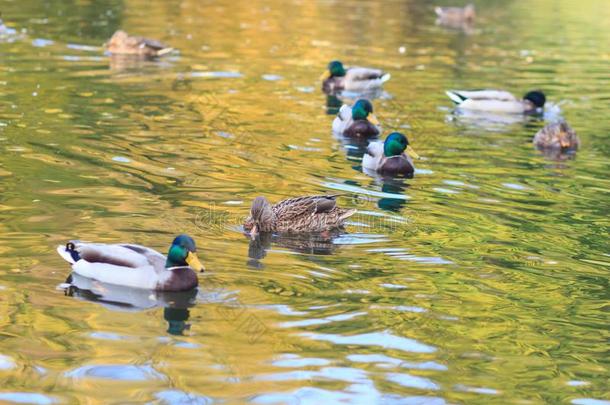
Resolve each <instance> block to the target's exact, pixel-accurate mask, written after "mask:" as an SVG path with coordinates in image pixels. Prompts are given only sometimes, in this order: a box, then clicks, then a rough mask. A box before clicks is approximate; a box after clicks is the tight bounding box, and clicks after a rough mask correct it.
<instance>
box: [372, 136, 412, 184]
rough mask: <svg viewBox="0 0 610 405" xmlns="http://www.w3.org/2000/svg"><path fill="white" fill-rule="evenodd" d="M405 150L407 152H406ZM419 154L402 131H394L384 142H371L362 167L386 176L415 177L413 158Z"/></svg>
mask: <svg viewBox="0 0 610 405" xmlns="http://www.w3.org/2000/svg"><path fill="white" fill-rule="evenodd" d="M405 150H406V152H407V154H408V155H407V154H405ZM411 158H414V159H419V156H418V155H417V153H415V151H414V150H413V148H412V147H411V146H410V145H409V140H408V139H407V137H406V136H404V135H403V134H401V133H400V132H392V133H391V134H390V135H388V137H387V138H386V139H385V141H384V142H381V141H377V142H371V143H370V144H369V146H368V148H367V150H366V153H365V154H364V156H363V157H362V167H363V168H364V169H365V170H370V171H375V172H377V173H379V174H381V175H385V176H397V175H403V176H407V177H413V172H414V170H415V167H414V165H413V160H411Z"/></svg>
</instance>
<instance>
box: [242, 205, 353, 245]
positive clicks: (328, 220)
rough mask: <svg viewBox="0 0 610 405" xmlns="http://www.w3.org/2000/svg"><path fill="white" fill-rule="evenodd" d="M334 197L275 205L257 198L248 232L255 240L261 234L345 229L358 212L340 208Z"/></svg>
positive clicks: (252, 207) (251, 210)
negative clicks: (348, 220) (346, 221)
mask: <svg viewBox="0 0 610 405" xmlns="http://www.w3.org/2000/svg"><path fill="white" fill-rule="evenodd" d="M337 196H338V194H334V195H311V196H302V197H294V198H288V199H286V200H282V201H280V202H278V203H277V204H274V205H272V204H271V203H270V202H269V201H268V200H267V199H266V198H265V197H262V196H259V197H256V198H255V199H254V201H253V202H252V206H251V208H250V215H249V216H248V218H246V221H245V223H244V229H245V230H246V231H249V232H250V237H251V238H252V239H253V240H254V239H255V238H256V236H257V235H258V234H259V233H261V232H275V233H287V234H295V233H323V232H328V231H332V230H335V229H339V228H342V227H343V224H344V222H345V220H346V219H347V218H349V217H351V216H352V215H354V214H355V213H356V210H355V209H343V208H339V207H338V206H337V201H336V197H337Z"/></svg>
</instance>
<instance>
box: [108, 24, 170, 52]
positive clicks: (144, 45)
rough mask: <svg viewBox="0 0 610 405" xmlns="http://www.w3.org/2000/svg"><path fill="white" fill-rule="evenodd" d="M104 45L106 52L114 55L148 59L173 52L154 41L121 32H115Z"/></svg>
mask: <svg viewBox="0 0 610 405" xmlns="http://www.w3.org/2000/svg"><path fill="white" fill-rule="evenodd" d="M105 45H106V49H107V50H108V52H110V53H111V54H114V55H138V56H144V57H148V58H154V57H157V56H163V55H165V54H167V53H170V52H171V51H173V50H174V49H173V48H169V47H167V46H165V45H164V44H162V43H161V42H159V41H155V40H154V39H148V38H143V37H130V36H129V35H128V34H127V33H126V32H125V31H121V30H119V31H117V32H115V33H114V34H113V35H112V37H111V38H110V41H108V43H107V44H105Z"/></svg>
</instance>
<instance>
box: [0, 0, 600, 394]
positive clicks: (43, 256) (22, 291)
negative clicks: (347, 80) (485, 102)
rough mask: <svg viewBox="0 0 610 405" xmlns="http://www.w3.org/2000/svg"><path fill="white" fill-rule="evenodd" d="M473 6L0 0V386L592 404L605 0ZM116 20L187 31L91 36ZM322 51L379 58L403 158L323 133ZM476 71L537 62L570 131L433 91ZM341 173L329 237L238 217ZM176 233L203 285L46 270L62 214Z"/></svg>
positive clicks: (163, 238) (124, 230)
mask: <svg viewBox="0 0 610 405" xmlns="http://www.w3.org/2000/svg"><path fill="white" fill-rule="evenodd" d="M263 3H264V4H263ZM477 7H478V13H479V17H480V18H479V19H478V21H477V25H476V26H475V29H474V31H472V32H468V33H464V32H459V31H452V30H447V29H444V28H442V27H438V26H436V25H435V24H434V15H433V12H432V8H433V5H431V4H428V3H427V2H425V1H423V0H422V1H415V0H413V1H400V2H399V1H396V2H379V3H375V2H347V3H344V2H318V3H316V2H301V1H292V2H283V1H271V2H251V1H248V2H242V1H237V2H235V1H232V2H228V1H219V2H205V3H200V2H194V1H184V2H161V1H152V2H150V1H148V2H143V1H139V0H136V1H128V2H116V1H113V2H85V3H82V2H81V3H73V2H67V1H61V2H52V3H43V4H41V3H39V2H34V1H30V0H24V1H20V2H5V3H4V4H3V5H2V13H3V19H4V20H5V23H7V26H8V27H10V28H11V29H14V30H15V31H14V32H12V33H11V35H9V36H4V37H1V38H0V57H1V58H2V64H1V66H0V149H1V150H2V153H1V154H0V178H1V180H2V181H1V182H0V191H1V194H0V195H1V199H0V218H1V222H0V230H1V232H0V238H1V242H2V243H1V245H0V246H1V247H0V252H1V255H0V306H1V308H2V310H1V311H0V330H1V333H0V355H1V356H0V381H1V383H0V387H1V388H0V401H7V402H21V403H33V404H46V403H77V402H83V403H84V402H87V401H89V399H90V398H100V399H104V402H107V403H127V402H129V403H140V402H152V403H171V404H184V403H189V404H195V403H196V404H200V403H201V404H208V403H213V402H223V401H224V402H226V403H243V402H252V403H260V404H269V403H278V402H279V403H291V404H297V403H300V404H306V403H312V404H319V403H333V402H341V401H346V402H353V403H363V404H370V403H382V402H383V403H401V404H402V403H405V404H419V403H426V404H444V403H468V404H475V403H485V404H487V403H497V404H506V403H573V404H597V403H608V402H603V401H610V396H609V394H608V386H607V382H608V356H607V349H608V329H607V326H608V321H609V318H608V312H607V304H608V267H609V266H610V255H609V254H610V252H608V238H607V236H608V234H607V232H608V228H607V226H608V214H609V207H608V192H609V191H610V184H609V180H608V175H607V174H608V169H609V167H608V159H607V156H608V153H609V152H610V143H609V142H608V133H609V132H610V124H609V123H608V120H607V116H608V113H609V100H610V90H609V89H610V86H609V84H610V81H609V79H610V76H608V66H609V61H610V43H609V40H608V38H610V26H609V25H608V24H607V22H608V21H609V19H610V8H608V7H607V5H606V1H605V0H586V1H581V2H573V1H569V0H560V1H551V0H543V1H539V2H531V1H511V2H505V1H489V2H477ZM119 27H122V28H124V29H126V30H127V31H128V32H133V33H137V34H140V35H147V36H150V37H154V38H158V39H161V40H164V41H166V42H167V43H169V44H171V45H172V46H173V47H175V48H177V49H179V52H178V53H175V54H173V55H171V56H169V57H167V58H164V59H163V60H160V61H156V62H146V61H140V62H134V61H129V60H125V59H120V58H108V57H106V56H104V55H103V49H102V48H101V44H102V43H103V42H104V41H105V40H106V39H107V38H109V37H110V35H111V34H112V32H114V30H116V29H117V28H119ZM334 58H340V59H343V60H344V61H346V63H358V64H362V65H369V66H374V67H380V68H383V69H385V70H387V71H389V72H391V74H392V79H391V80H390V81H389V82H388V83H386V86H385V93H382V94H380V98H379V99H377V100H375V101H374V105H375V109H376V114H377V116H378V117H379V119H380V121H381V122H382V123H383V126H384V131H385V132H386V133H387V132H388V131H390V130H401V131H404V132H406V133H407V134H408V136H409V138H410V141H411V144H412V145H413V147H414V149H415V150H416V151H417V152H418V153H419V154H420V155H421V156H422V157H423V158H424V159H422V160H420V161H419V162H417V172H416V175H415V178H414V179H412V180H397V181H386V182H384V181H382V180H380V179H375V178H372V177H369V176H367V175H365V174H363V173H362V172H361V170H360V162H359V156H360V153H361V149H359V148H358V146H357V145H349V144H346V143H343V142H341V141H340V140H337V139H336V138H334V137H333V136H332V135H331V132H330V125H331V121H332V116H329V115H327V114H326V112H327V109H328V110H332V109H333V108H335V109H336V106H334V104H336V100H332V99H329V100H328V105H327V98H326V97H325V96H324V95H323V94H321V93H320V92H319V83H317V82H316V79H317V78H318V76H319V75H320V73H321V72H322V70H323V68H324V67H325V65H326V63H327V62H328V61H329V60H331V59H334ZM482 86H494V87H503V88H507V89H509V90H513V91H514V92H515V93H518V94H522V93H525V92H526V91H527V90H531V89H533V88H543V89H544V90H545V91H546V92H547V94H548V98H549V100H550V101H551V102H552V103H553V104H559V105H560V109H561V112H560V114H561V115H562V116H563V117H565V118H567V119H568V121H569V122H570V124H571V125H572V126H573V127H574V128H575V129H576V130H577V131H578V133H579V134H580V137H581V140H582V148H581V150H579V151H578V153H577V154H576V156H574V157H573V158H571V159H565V160H552V159H549V158H547V157H545V156H543V155H541V154H540V153H538V152H537V151H535V150H534V148H533V147H532V145H531V138H532V137H533V135H534V134H535V132H536V131H537V130H538V129H539V128H541V126H542V125H543V122H541V121H540V120H536V119H528V120H522V121H519V120H517V121H516V122H505V121H506V120H505V117H504V118H502V117H500V118H499V119H494V120H489V121H486V122H483V123H481V121H480V120H478V119H471V117H462V116H460V117H455V116H452V115H451V114H450V107H451V106H450V102H449V100H448V99H447V98H446V97H445V95H444V90H446V89H449V88H469V87H475V88H476V87H482ZM333 103H334V104H333ZM331 112H332V111H331ZM335 191H339V192H345V193H346V194H347V195H346V196H344V197H341V198H340V203H341V205H343V206H346V207H352V208H357V209H358V210H359V213H358V214H357V215H355V216H354V217H352V218H351V222H350V224H349V226H348V228H347V230H348V234H346V235H341V236H339V237H337V238H336V239H334V241H333V242H332V243H329V242H328V241H327V240H313V241H311V240H303V239H302V238H293V239H281V240H277V239H271V240H261V241H258V242H257V243H253V244H251V243H250V242H249V240H248V239H247V238H245V237H244V236H243V235H242V234H241V232H240V228H239V226H240V224H241V220H242V219H243V218H244V217H245V216H246V214H247V212H248V208H249V203H250V201H251V200H252V199H253V198H254V197H255V196H257V195H260V194H264V195H266V196H267V197H268V198H269V199H270V200H272V201H277V200H279V199H281V198H285V197H288V196H293V195H299V194H309V193H320V192H335ZM181 232H187V233H189V234H190V235H192V236H193V237H194V238H195V239H196V241H197V242H198V245H199V249H200V252H201V253H200V256H201V257H202V259H203V262H204V263H205V264H206V267H207V269H208V272H207V273H205V274H203V275H202V276H201V278H200V282H201V287H200V289H199V291H198V292H197V294H196V295H187V296H184V295H178V296H176V295H163V294H149V293H142V292H133V291H123V290H120V289H113V288H112V287H111V286H104V285H100V284H99V283H91V282H90V281H87V280H81V284H79V285H78V286H80V287H81V288H80V289H79V288H76V287H73V288H71V289H69V290H68V291H64V290H63V289H61V288H56V287H57V286H58V285H60V284H61V283H63V282H64V281H65V279H66V277H67V275H68V274H69V266H68V265H67V264H66V263H64V262H63V261H62V259H61V258H60V257H59V256H58V255H57V254H56V252H55V250H54V249H55V246H56V245H58V244H61V243H65V241H66V240H68V239H70V238H80V239H84V240H92V241H107V242H118V241H124V242H136V243H140V244H145V245H147V246H151V247H154V248H156V249H158V250H160V251H163V252H165V251H166V250H167V248H168V246H169V243H170V241H171V239H172V238H173V236H175V235H176V234H178V233H181ZM595 401H602V402H595Z"/></svg>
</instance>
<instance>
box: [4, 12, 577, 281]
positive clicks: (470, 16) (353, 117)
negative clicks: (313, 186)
mask: <svg viewBox="0 0 610 405" xmlns="http://www.w3.org/2000/svg"><path fill="white" fill-rule="evenodd" d="M435 12H436V14H437V17H438V20H437V22H438V23H439V24H442V25H447V26H450V27H460V26H464V25H465V24H472V23H473V21H474V18H475V10H474V6H472V5H468V6H466V7H464V8H457V7H437V8H436V9H435ZM0 26H2V25H1V22H0ZM106 49H107V51H108V52H109V53H110V54H113V55H132V56H135V57H145V58H156V57H160V56H163V55H166V54H168V53H171V52H172V50H173V49H172V48H171V47H168V46H166V45H164V44H162V43H161V42H158V41H155V40H151V39H147V38H142V37H134V36H129V35H128V34H127V33H126V32H124V31H117V32H116V33H115V34H114V35H113V36H112V38H110V40H109V41H108V43H106ZM389 79H390V74H388V73H385V72H383V71H382V70H379V69H373V68H366V67H348V68H346V67H345V66H344V65H343V63H341V62H340V61H332V62H330V63H329V64H328V68H327V70H326V72H324V74H323V75H322V77H321V80H322V90H323V91H324V92H325V93H327V94H339V93H341V92H342V91H349V92H356V93H366V92H368V91H371V90H378V89H380V88H381V86H382V85H383V84H384V83H385V82H386V81H388V80H389ZM447 96H448V97H449V98H450V99H451V100H452V101H453V102H454V103H455V106H456V109H458V110H473V111H481V112H494V113H503V114H540V113H541V112H542V111H543V109H544V105H545V102H546V97H545V95H544V94H543V93H542V92H541V91H537V90H536V91H530V92H528V93H527V94H525V96H523V98H521V99H519V98H517V97H515V96H514V95H513V94H511V93H509V92H507V91H503V90H491V89H487V90H473V91H472V90H471V91H463V90H451V91H447ZM332 129H333V132H334V133H336V134H338V135H341V136H344V137H347V138H355V139H358V140H360V141H365V142H368V141H369V140H371V139H374V138H376V137H378V136H379V135H380V134H381V130H380V128H379V122H378V120H377V118H376V117H375V115H374V114H373V105H372V103H371V102H370V101H369V100H367V99H365V98H362V99H358V100H357V101H356V102H355V103H354V104H353V105H352V106H348V105H343V106H342V107H341V108H340V110H339V112H338V114H337V116H336V118H335V119H334V121H333V123H332ZM533 142H534V144H535V145H536V147H538V148H540V149H552V150H557V151H573V150H576V149H577V148H578V147H579V144H580V142H579V139H578V137H577V135H576V133H575V132H574V130H573V129H572V128H570V126H569V125H568V124H567V123H566V122H565V121H561V122H556V123H551V124H549V125H547V126H545V127H544V128H543V129H541V130H540V131H539V132H538V133H537V134H536V135H535V136H534V139H533ZM418 157H419V156H418V155H417V154H416V153H415V151H414V150H413V148H411V146H410V144H409V140H408V139H407V137H406V136H405V135H404V134H402V133H399V132H393V133H391V134H389V135H388V136H387V137H386V138H385V140H384V141H372V142H370V143H368V146H367V149H366V153H365V154H364V156H363V158H362V166H363V169H365V170H369V171H373V172H376V173H378V174H380V175H382V176H405V177H412V176H413V173H414V164H413V159H417V158H418ZM337 196H338V195H318V196H304V197H296V198H289V199H286V200H283V201H280V202H278V203H277V204H271V203H270V202H269V201H268V200H267V199H266V198H265V197H257V198H256V199H255V200H254V201H253V203H252V206H251V209H250V215H249V216H248V218H247V219H246V221H245V223H244V225H243V227H244V230H245V231H246V232H248V233H249V236H250V237H251V238H252V239H253V240H254V239H256V238H257V237H258V236H259V235H260V234H262V233H267V234H268V233H293V234H294V233H322V234H323V233H325V232H331V231H336V230H337V229H341V228H342V227H343V225H344V222H345V220H346V219H347V218H349V217H350V216H352V215H353V214H354V213H355V212H356V210H353V209H352V210H349V209H343V208H340V207H339V206H337V202H336V197H337ZM57 251H58V253H59V254H60V256H61V257H63V258H64V259H65V260H66V261H67V262H69V263H70V264H71V265H72V270H73V271H74V272H75V273H76V274H78V275H80V276H83V277H88V278H91V279H94V280H98V281H101V282H104V283H108V284H114V285H121V286H126V287H132V288H143V289H150V290H156V291H186V290H190V289H193V288H194V287H196V286H197V285H198V278H197V274H196V272H197V271H203V270H204V267H203V265H202V264H201V262H200V261H199V259H198V257H197V248H196V245H195V241H194V240H193V239H192V238H191V237H189V236H187V235H179V236H177V237H176V238H175V239H174V240H173V242H172V244H171V246H170V248H169V251H168V254H167V256H164V255H162V254H160V253H158V252H156V251H155V250H153V249H150V248H147V247H144V246H140V245H134V244H101V243H85V242H80V241H70V242H68V243H67V244H66V245H62V246H59V247H58V248H57Z"/></svg>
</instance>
